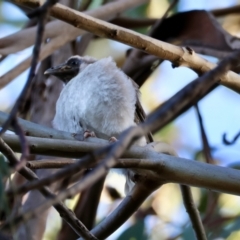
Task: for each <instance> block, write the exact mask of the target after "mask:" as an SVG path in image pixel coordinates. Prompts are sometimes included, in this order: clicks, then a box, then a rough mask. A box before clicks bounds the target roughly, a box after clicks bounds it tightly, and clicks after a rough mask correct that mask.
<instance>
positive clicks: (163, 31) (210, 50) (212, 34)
mask: <svg viewBox="0 0 240 240" xmlns="http://www.w3.org/2000/svg"><path fill="white" fill-rule="evenodd" d="M152 37H154V38H156V39H159V40H161V41H165V42H171V43H174V44H177V45H183V46H189V47H191V48H193V49H194V50H195V51H196V52H198V53H202V54H206V55H211V56H215V57H219V58H222V57H224V56H226V55H228V54H230V53H231V52H233V51H234V50H235V49H239V48H240V39H239V38H237V37H234V36H232V35H230V34H229V33H228V32H226V31H225V30H224V29H223V28H222V26H221V25H220V24H219V23H218V22H217V20H216V19H215V17H214V16H213V15H212V14H211V13H210V12H207V11H204V10H193V11H189V12H182V13H178V14H175V15H173V16H172V17H169V18H166V19H164V20H163V22H162V23H161V25H160V26H159V28H158V29H156V31H154V33H153V34H152Z"/></svg>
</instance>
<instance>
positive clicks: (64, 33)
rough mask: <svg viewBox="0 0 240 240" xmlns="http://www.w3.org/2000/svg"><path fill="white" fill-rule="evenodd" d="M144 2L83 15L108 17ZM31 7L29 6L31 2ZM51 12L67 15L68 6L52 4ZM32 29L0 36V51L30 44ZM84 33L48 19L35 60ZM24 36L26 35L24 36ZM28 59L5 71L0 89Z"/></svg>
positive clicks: (4, 52)
mask: <svg viewBox="0 0 240 240" xmlns="http://www.w3.org/2000/svg"><path fill="white" fill-rule="evenodd" d="M14 2H18V3H20V2H21V3H22V4H27V3H31V4H32V3H35V5H34V7H36V6H37V5H36V2H35V1H33V0H30V1H28V0H27V1H21V0H16V1H14ZM145 2H147V0H131V1H129V0H123V1H116V2H112V3H109V4H106V5H105V6H102V7H99V8H97V9H94V10H91V11H87V12H86V14H89V15H91V16H94V17H96V18H100V19H104V20H106V21H107V20H111V19H113V18H114V17H116V16H117V15H118V14H120V13H121V12H123V11H125V10H126V9H130V8H133V7H136V6H138V5H140V4H142V3H145ZM31 6H32V7H33V5H31ZM53 10H54V13H52V12H51V13H52V15H53V16H54V15H55V14H59V15H62V14H63V15H66V16H67V15H68V14H71V12H69V10H70V11H71V8H67V7H66V6H64V5H62V4H56V6H54V7H53ZM35 29H36V28H34V27H33V28H29V29H24V30H22V31H19V32H17V33H15V34H12V35H10V36H7V37H5V38H3V39H0V54H2V55H8V54H10V53H14V52H17V51H20V50H23V49H24V48H27V47H29V46H31V45H32V44H33V41H34V37H33V36H35V34H34V33H35V31H36V30H35ZM84 33H85V31H83V30H79V29H76V28H75V27H72V26H69V24H67V23H65V22H62V21H51V22H50V23H48V24H47V25H46V33H45V35H44V39H51V41H50V42H49V43H48V44H45V45H44V46H42V49H41V53H40V56H39V60H43V59H45V58H46V57H48V56H49V55H51V54H52V53H53V52H54V51H56V50H57V49H59V48H60V47H62V46H63V45H65V44H66V43H68V42H71V41H73V40H74V39H75V38H77V37H78V36H81V35H83V34H84ZM26 36H30V37H29V38H27V39H26ZM30 62H31V56H30V57H28V58H27V59H25V60H24V61H23V62H21V63H20V64H19V65H17V66H16V67H15V68H13V69H11V70H10V71H8V72H7V73H6V74H4V75H3V76H1V77H0V89H1V88H3V87H4V86H6V85H7V84H8V83H9V82H11V81H12V80H13V79H14V78H16V77H17V76H18V75H20V73H22V72H23V71H25V70H26V69H27V68H28V67H29V65H30Z"/></svg>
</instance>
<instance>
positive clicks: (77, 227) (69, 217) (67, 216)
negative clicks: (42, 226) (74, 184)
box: [0, 138, 97, 240]
mask: <svg viewBox="0 0 240 240" xmlns="http://www.w3.org/2000/svg"><path fill="white" fill-rule="evenodd" d="M0 148H1V152H2V153H3V154H6V157H7V158H8V160H9V162H10V164H11V165H17V164H19V161H18V160H17V158H16V157H15V155H14V152H13V151H12V150H11V148H10V147H8V145H7V144H6V143H5V142H4V141H3V140H2V139H1V138H0ZM19 173H20V174H21V175H23V176H24V177H25V178H27V179H28V180H30V181H35V180H38V177H37V175H36V174H35V173H34V172H32V170H30V169H29V168H26V167H25V166H23V167H22V168H21V170H20V171H19ZM40 192H41V193H42V194H43V195H44V196H45V197H50V198H51V197H55V195H54V194H53V193H52V192H51V191H50V190H49V188H47V187H43V188H41V189H40ZM54 207H55V209H56V210H57V211H58V212H59V214H60V216H61V217H62V218H63V219H64V220H65V221H66V222H67V223H68V224H69V225H70V226H71V227H72V228H73V230H74V231H75V232H76V233H77V234H78V235H79V236H83V237H84V238H86V239H91V240H97V238H95V237H94V236H93V235H92V234H91V233H90V232H89V231H88V230H87V229H86V228H85V226H84V225H83V224H82V223H81V222H80V221H79V220H78V219H77V218H76V216H75V215H74V213H73V212H72V211H71V210H70V209H68V208H67V207H66V206H65V205H64V204H63V203H62V202H59V203H57V204H56V205H55V206H54ZM22 220H23V219H21V218H14V221H15V223H16V224H18V223H21V221H22ZM24 220H26V219H24ZM11 224H12V222H11V220H10V225H9V222H8V223H7V222H6V223H5V224H4V225H3V229H4V228H8V227H10V226H12V225H11Z"/></svg>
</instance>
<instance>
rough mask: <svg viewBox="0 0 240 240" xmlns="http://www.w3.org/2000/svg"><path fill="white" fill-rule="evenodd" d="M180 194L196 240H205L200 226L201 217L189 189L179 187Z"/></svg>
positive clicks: (202, 228)
mask: <svg viewBox="0 0 240 240" xmlns="http://www.w3.org/2000/svg"><path fill="white" fill-rule="evenodd" d="M181 192H182V196H183V203H184V206H185V208H186V211H187V213H188V215H189V218H190V220H191V223H192V226H193V229H194V232H195V234H196V237H197V239H198V240H207V236H206V233H205V230H204V227H203V224H202V220H201V216H200V214H199V211H198V210H197V208H196V206H195V204H194V201H193V198H192V193H191V189H190V187H188V186H185V185H181Z"/></svg>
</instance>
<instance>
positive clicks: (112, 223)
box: [77, 182, 159, 240]
mask: <svg viewBox="0 0 240 240" xmlns="http://www.w3.org/2000/svg"><path fill="white" fill-rule="evenodd" d="M146 186H147V187H146ZM156 187H159V184H157V185H156V184H155V183H154V182H145V183H143V182H141V183H137V184H136V185H135V186H134V188H133V190H132V191H131V192H130V193H129V195H128V196H126V198H124V199H123V201H122V202H121V203H120V204H119V205H118V207H117V208H116V209H115V210H114V211H113V212H112V213H111V214H110V215H109V216H108V217H106V218H105V219H104V220H103V221H101V223H100V224H98V225H97V226H96V227H95V228H94V229H93V230H91V232H92V233H93V234H94V235H96V236H98V238H99V239H106V238H107V237H108V236H109V235H110V234H111V233H113V232H114V231H115V230H116V229H118V228H119V227H120V226H121V225H122V224H123V223H124V222H125V221H126V220H127V219H128V218H129V217H130V216H131V215H133V214H134V212H136V211H137V209H138V208H139V207H140V206H141V204H142V203H143V201H144V200H145V199H146V198H147V197H148V196H149V195H150V194H151V193H152V192H153V191H154V190H155V188H156ZM77 240H83V239H82V238H78V239H77Z"/></svg>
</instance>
